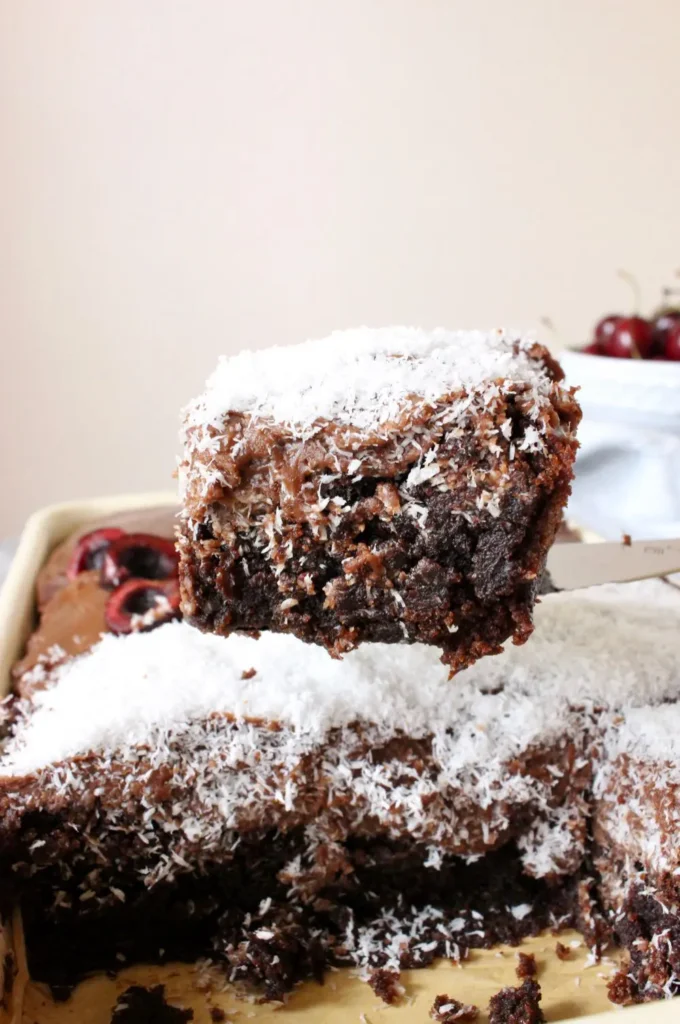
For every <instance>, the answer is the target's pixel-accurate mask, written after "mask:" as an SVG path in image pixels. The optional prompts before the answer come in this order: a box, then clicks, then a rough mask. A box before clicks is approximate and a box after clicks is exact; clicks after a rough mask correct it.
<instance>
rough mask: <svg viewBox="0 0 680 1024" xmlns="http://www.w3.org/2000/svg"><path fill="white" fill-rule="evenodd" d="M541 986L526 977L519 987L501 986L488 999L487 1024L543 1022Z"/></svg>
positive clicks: (539, 1023)
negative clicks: (540, 1004)
mask: <svg viewBox="0 0 680 1024" xmlns="http://www.w3.org/2000/svg"><path fill="white" fill-rule="evenodd" d="M540 1001H541V986H540V985H539V984H538V982H537V981H534V980H533V978H527V979H526V981H525V982H524V983H523V984H522V985H520V987H519V988H502V989H501V990H500V992H497V993H496V995H495V996H492V997H491V999H490V1000H489V1024H545V1017H544V1016H543V1011H542V1010H541V1007H540V1006H539V1003H540Z"/></svg>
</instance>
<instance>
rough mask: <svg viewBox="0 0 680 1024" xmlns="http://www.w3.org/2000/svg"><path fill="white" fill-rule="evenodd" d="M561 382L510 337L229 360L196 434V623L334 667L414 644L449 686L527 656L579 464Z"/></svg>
mask: <svg viewBox="0 0 680 1024" xmlns="http://www.w3.org/2000/svg"><path fill="white" fill-rule="evenodd" d="M561 378H562V373H561V370H560V368H559V366H558V365H557V364H556V363H555V361H554V360H553V359H552V358H551V357H550V355H549V354H548V352H547V350H546V349H544V348H543V347H541V346H540V345H538V344H536V343H535V342H534V341H532V340H530V339H526V338H523V337H521V336H519V335H518V334H513V333H509V332H504V331H500V330H499V331H493V332H489V333H483V332H481V331H468V332H465V331H459V332H451V331H445V330H441V329H440V330H436V331H433V332H431V333H427V332H425V331H420V330H415V329H408V328H389V329H379V330H369V329H367V328H362V329H361V330H355V331H346V332H340V333H336V334H334V335H332V336H331V337H330V338H326V339H322V340H320V341H315V342H307V343H306V344H303V345H298V346H293V347H289V348H272V349H265V350H262V351H258V352H242V353H241V354H240V355H238V356H235V357H232V358H230V359H224V360H223V361H222V362H221V363H220V365H219V366H218V368H217V370H216V371H215V373H214V374H213V376H212V377H211V378H210V380H209V381H208V384H207V386H206V390H205V392H204V393H203V394H202V395H201V396H200V397H199V398H197V399H196V400H195V401H194V402H193V403H192V404H191V405H190V406H189V407H188V408H187V409H186V412H185V417H184V426H183V443H184V458H183V461H182V464H181V468H180V480H181V485H182V492H183V503H184V519H183V524H182V528H181V534H180V539H179V550H180V554H181V570H180V572H181V584H182V599H183V612H184V615H185V616H186V617H187V619H188V620H189V621H190V622H191V623H192V624H193V625H196V626H198V627H199V628H200V629H202V630H205V631H207V632H214V633H218V634H223V635H227V634H229V633H232V632H235V631H240V632H254V631H259V630H274V631H277V632H283V633H292V634H294V635H295V636H297V637H299V638H300V639H302V640H306V641H312V642H314V643H318V644H322V645H323V646H325V647H327V648H328V649H329V650H330V651H331V652H332V653H333V654H336V655H340V654H343V653H344V652H346V651H349V650H351V649H353V648H354V647H356V646H357V645H359V644H360V643H362V642H365V641H379V642H383V643H390V644H397V643H398V644H402V643H414V642H416V641H417V642H421V643H426V644H431V645H434V646H435V647H439V648H440V649H441V651H442V652H443V660H444V661H445V663H446V664H448V665H449V666H450V668H451V670H452V671H456V670H458V669H460V668H462V667H464V666H465V665H468V664H470V663H472V662H473V661H475V660H476V659H477V658H479V657H481V656H482V655H484V654H494V653H497V652H498V651H499V650H500V649H501V644H502V643H503V642H504V641H505V640H507V639H508V638H509V637H512V638H513V640H514V641H515V642H516V643H522V642H524V640H526V639H527V637H528V636H529V634H530V633H531V630H532V618H531V613H532V609H533V604H534V600H535V597H536V589H537V580H538V578H539V577H540V575H541V572H542V569H543V566H544V563H545V557H546V553H547V551H548V548H549V546H550V544H551V543H552V541H553V539H554V536H555V533H556V531H557V529H558V526H559V523H560V520H561V513H562V508H563V506H564V504H565V503H566V500H567V496H568V494H569V485H570V480H571V477H572V463H573V460H574V454H575V450H576V440H575V430H576V426H577V424H578V421H579V419H580V409H579V407H578V404H577V403H576V400H575V398H574V396H573V392H572V390H570V389H568V388H565V387H563V386H562V385H561V384H560V380H561Z"/></svg>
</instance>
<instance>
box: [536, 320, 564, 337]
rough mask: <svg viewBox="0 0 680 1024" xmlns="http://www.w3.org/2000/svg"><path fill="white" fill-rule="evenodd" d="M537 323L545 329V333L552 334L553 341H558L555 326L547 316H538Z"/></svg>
mask: <svg viewBox="0 0 680 1024" xmlns="http://www.w3.org/2000/svg"><path fill="white" fill-rule="evenodd" d="M538 322H539V324H540V325H541V327H545V329H546V331H548V332H549V333H550V334H552V336H553V339H554V340H555V341H557V342H559V341H560V336H559V333H558V331H557V328H556V327H555V324H554V323H553V322H552V320H551V319H550V317H549V316H539V318H538Z"/></svg>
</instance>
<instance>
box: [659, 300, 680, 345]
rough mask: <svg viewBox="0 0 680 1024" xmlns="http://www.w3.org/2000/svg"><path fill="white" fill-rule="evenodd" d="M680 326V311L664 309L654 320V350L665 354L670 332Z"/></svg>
mask: <svg viewBox="0 0 680 1024" xmlns="http://www.w3.org/2000/svg"><path fill="white" fill-rule="evenodd" d="M677 324H680V309H664V310H663V312H661V313H659V315H658V316H657V317H656V319H655V320H654V349H655V351H657V352H663V350H664V348H665V346H666V339H667V337H668V332H669V331H670V330H671V328H672V327H675V326H676V325H677Z"/></svg>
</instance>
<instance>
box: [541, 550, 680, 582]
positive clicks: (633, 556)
mask: <svg viewBox="0 0 680 1024" xmlns="http://www.w3.org/2000/svg"><path fill="white" fill-rule="evenodd" d="M675 572H680V539H676V540H636V541H633V542H632V543H630V544H626V543H622V542H621V541H618V542H616V543H614V544H554V545H553V547H552V548H551V549H550V552H549V554H548V562H547V566H546V571H545V573H544V574H543V578H542V580H541V587H540V593H541V594H552V593H554V592H555V591H558V590H577V589H579V588H580V587H594V586H597V585H598V584H600V583H628V582H630V581H631V580H646V579H650V578H651V577H653V576H668V575H670V574H671V573H675Z"/></svg>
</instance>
